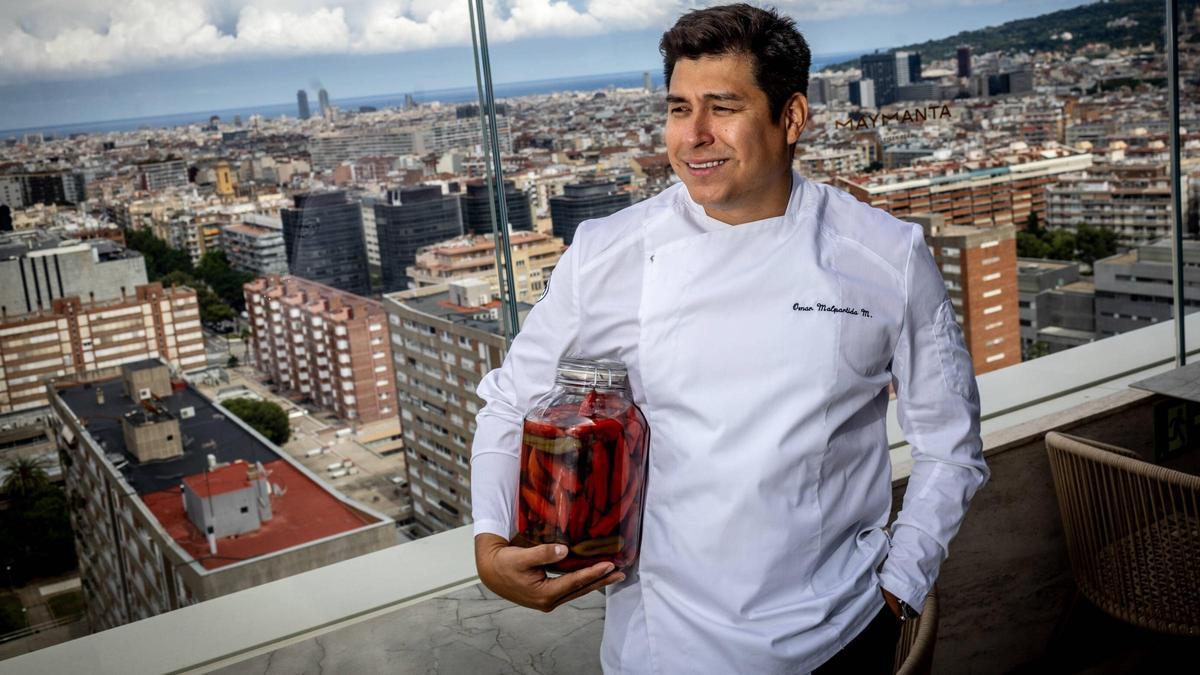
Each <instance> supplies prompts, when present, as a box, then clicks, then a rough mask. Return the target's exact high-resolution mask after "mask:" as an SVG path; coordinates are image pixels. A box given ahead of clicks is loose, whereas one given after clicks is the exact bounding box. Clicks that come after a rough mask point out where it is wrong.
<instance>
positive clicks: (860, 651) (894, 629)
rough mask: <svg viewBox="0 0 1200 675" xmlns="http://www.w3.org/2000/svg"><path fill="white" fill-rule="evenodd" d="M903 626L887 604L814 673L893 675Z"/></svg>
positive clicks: (831, 674)
mask: <svg viewBox="0 0 1200 675" xmlns="http://www.w3.org/2000/svg"><path fill="white" fill-rule="evenodd" d="M901 623H902V622H901V621H900V619H898V618H896V615H895V613H893V612H892V610H891V609H890V608H889V607H888V606H887V605H886V604H885V605H884V606H883V609H881V610H879V613H878V614H876V615H875V618H874V619H872V620H871V623H869V624H867V627H866V628H864V629H863V631H862V632H861V633H859V634H858V635H857V636H856V637H855V638H854V639H853V640H851V641H850V643H849V644H847V645H846V646H845V647H842V650H841V651H840V652H838V653H836V654H834V655H833V656H832V657H830V659H829V660H828V661H826V662H825V663H823V664H821V665H820V666H819V667H818V668H817V669H816V670H814V671H813V675H840V674H841V673H847V674H853V675H892V669H893V667H894V665H895V659H896V643H897V642H898V641H899V640H900V624H901Z"/></svg>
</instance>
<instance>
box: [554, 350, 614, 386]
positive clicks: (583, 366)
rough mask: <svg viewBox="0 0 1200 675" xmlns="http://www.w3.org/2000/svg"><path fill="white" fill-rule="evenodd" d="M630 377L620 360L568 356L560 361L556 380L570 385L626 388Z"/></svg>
mask: <svg viewBox="0 0 1200 675" xmlns="http://www.w3.org/2000/svg"><path fill="white" fill-rule="evenodd" d="M628 377H629V375H628V371H627V370H626V369H625V364H623V363H621V362H620V361H613V360H609V359H583V358H578V357H568V358H564V359H561V360H560V361H559V362H558V375H557V377H556V381H557V382H558V384H562V385H565V386H568V387H587V388H590V389H624V388H625V385H626V383H627V381H628Z"/></svg>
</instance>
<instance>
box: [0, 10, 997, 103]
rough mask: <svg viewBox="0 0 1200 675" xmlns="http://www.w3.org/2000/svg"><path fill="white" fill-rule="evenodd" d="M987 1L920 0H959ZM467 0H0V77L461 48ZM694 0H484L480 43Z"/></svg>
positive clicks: (566, 32) (647, 15)
mask: <svg viewBox="0 0 1200 675" xmlns="http://www.w3.org/2000/svg"><path fill="white" fill-rule="evenodd" d="M995 1H997V0H926V1H925V2H923V3H922V6H928V5H929V4H930V2H933V3H934V4H945V5H969V4H979V3H989V2H995ZM467 2H468V0H40V1H39V2H7V1H6V2H3V3H0V84H10V83H14V82H28V81H40V80H54V79H75V78H79V77H88V76H104V75H112V74H117V73H123V72H130V71H136V70H146V69H150V68H163V67H166V68H170V67H183V66H187V65H194V64H195V63H197V62H212V61H219V60H233V59H248V58H262V57H271V56H290V55H300V54H356V53H360V54H365V53H382V52H403V51H414V50H422V49H430V48H434V47H449V46H465V45H469V44H470V40H471V36H470V22H469V17H468V11H467ZM711 4H717V3H716V2H703V1H701V2H698V1H697V0H486V1H485V2H484V5H485V8H486V9H485V15H486V17H487V29H488V39H489V41H490V42H492V43H503V42H511V41H515V40H520V39H526V38H535V37H545V36H556V37H562V36H586V35H597V34H603V33H608V32H619V31H629V30H639V29H645V28H666V27H667V26H669V25H670V23H671V22H672V21H673V19H674V18H675V17H677V16H678V15H679V14H681V13H682V12H684V11H686V10H688V9H691V8H694V7H696V6H704V5H711ZM772 4H774V5H775V6H776V7H778V8H779V9H780V10H782V11H784V12H786V13H787V14H789V15H791V16H793V17H795V18H796V19H797V20H798V21H799V22H800V24H801V27H802V28H803V27H804V25H806V24H807V23H809V22H812V21H825V20H830V19H837V18H841V17H845V16H867V15H876V14H881V13H882V14H889V13H901V12H906V11H908V10H909V9H911V5H912V4H913V3H912V2H911V1H910V0H899V1H890V0H840V1H839V2H831V1H829V0H778V1H776V2H774V3H772Z"/></svg>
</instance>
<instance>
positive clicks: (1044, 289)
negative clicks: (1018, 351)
mask: <svg viewBox="0 0 1200 675" xmlns="http://www.w3.org/2000/svg"><path fill="white" fill-rule="evenodd" d="M1017 289H1018V294H1019V306H1020V315H1021V347H1022V349H1023V350H1024V351H1025V352H1026V353H1028V352H1030V351H1031V350H1034V349H1035V344H1036V343H1039V342H1040V343H1042V344H1043V345H1044V347H1037V348H1036V349H1038V350H1040V349H1044V350H1045V353H1050V354H1053V353H1055V352H1060V351H1062V350H1064V349H1070V348H1071V347H1075V346H1078V345H1081V344H1086V343H1088V342H1092V341H1093V340H1095V339H1096V285H1095V284H1094V283H1092V282H1091V281H1085V280H1083V279H1081V278H1080V276H1079V263H1077V262H1067V261H1063V260H1041V259H1036V258H1018V259H1017Z"/></svg>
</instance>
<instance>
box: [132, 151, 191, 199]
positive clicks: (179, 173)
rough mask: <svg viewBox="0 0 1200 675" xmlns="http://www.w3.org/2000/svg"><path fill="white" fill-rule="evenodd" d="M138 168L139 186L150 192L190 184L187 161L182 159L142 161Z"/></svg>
mask: <svg viewBox="0 0 1200 675" xmlns="http://www.w3.org/2000/svg"><path fill="white" fill-rule="evenodd" d="M137 169H138V181H139V187H141V188H142V189H143V190H147V191H149V192H156V191H158V190H163V189H165V188H169V187H185V186H186V185H187V184H188V174H187V162H184V161H183V160H182V159H166V160H161V161H150V162H142V163H140V164H138V165H137Z"/></svg>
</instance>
